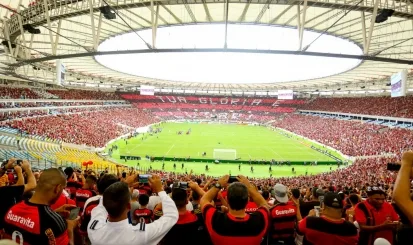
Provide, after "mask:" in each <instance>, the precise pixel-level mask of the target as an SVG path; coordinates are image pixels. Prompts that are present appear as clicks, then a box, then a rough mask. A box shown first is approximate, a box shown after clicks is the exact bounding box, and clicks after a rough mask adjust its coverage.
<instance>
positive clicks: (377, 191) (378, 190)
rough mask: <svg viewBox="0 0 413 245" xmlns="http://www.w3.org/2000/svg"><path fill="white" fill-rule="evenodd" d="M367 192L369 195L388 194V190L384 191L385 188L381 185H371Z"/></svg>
mask: <svg viewBox="0 0 413 245" xmlns="http://www.w3.org/2000/svg"><path fill="white" fill-rule="evenodd" d="M366 192H367V195H368V196H371V195H375V194H384V195H386V192H384V190H383V188H381V187H380V186H369V187H367V190H366Z"/></svg>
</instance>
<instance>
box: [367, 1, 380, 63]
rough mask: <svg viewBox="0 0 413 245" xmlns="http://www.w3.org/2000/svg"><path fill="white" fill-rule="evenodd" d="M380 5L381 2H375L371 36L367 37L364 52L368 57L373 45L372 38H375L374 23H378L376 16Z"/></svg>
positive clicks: (370, 30) (371, 20)
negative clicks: (371, 44)
mask: <svg viewBox="0 0 413 245" xmlns="http://www.w3.org/2000/svg"><path fill="white" fill-rule="evenodd" d="M379 3H380V0H375V1H374V8H373V14H372V15H371V19H370V28H369V35H368V36H367V40H366V45H365V46H364V52H363V53H364V55H367V54H368V53H369V49H370V43H371V38H372V36H373V29H374V23H375V21H376V16H377V10H378V8H379Z"/></svg>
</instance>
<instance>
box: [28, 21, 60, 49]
mask: <svg viewBox="0 0 413 245" xmlns="http://www.w3.org/2000/svg"><path fill="white" fill-rule="evenodd" d="M61 29H62V19H60V20H59V21H58V23H57V31H56V37H55V40H54V42H53V47H54V50H55V52H57V45H58V44H59V37H60V31H61ZM23 36H24V35H23Z"/></svg>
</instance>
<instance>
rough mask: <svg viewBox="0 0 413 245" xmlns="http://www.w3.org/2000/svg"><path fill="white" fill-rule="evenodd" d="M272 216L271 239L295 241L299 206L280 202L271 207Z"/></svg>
mask: <svg viewBox="0 0 413 245" xmlns="http://www.w3.org/2000/svg"><path fill="white" fill-rule="evenodd" d="M270 217H271V224H270V228H269V229H270V230H269V240H270V241H274V242H276V241H291V240H292V241H294V235H295V227H296V224H297V206H295V205H294V204H291V203H278V204H276V205H275V206H274V207H272V208H271V209H270ZM270 243H271V242H270Z"/></svg>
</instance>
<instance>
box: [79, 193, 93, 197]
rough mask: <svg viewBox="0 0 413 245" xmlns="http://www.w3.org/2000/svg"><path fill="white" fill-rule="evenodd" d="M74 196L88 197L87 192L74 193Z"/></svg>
mask: <svg viewBox="0 0 413 245" xmlns="http://www.w3.org/2000/svg"><path fill="white" fill-rule="evenodd" d="M76 196H77V197H90V195H89V193H79V192H77V193H76Z"/></svg>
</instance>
